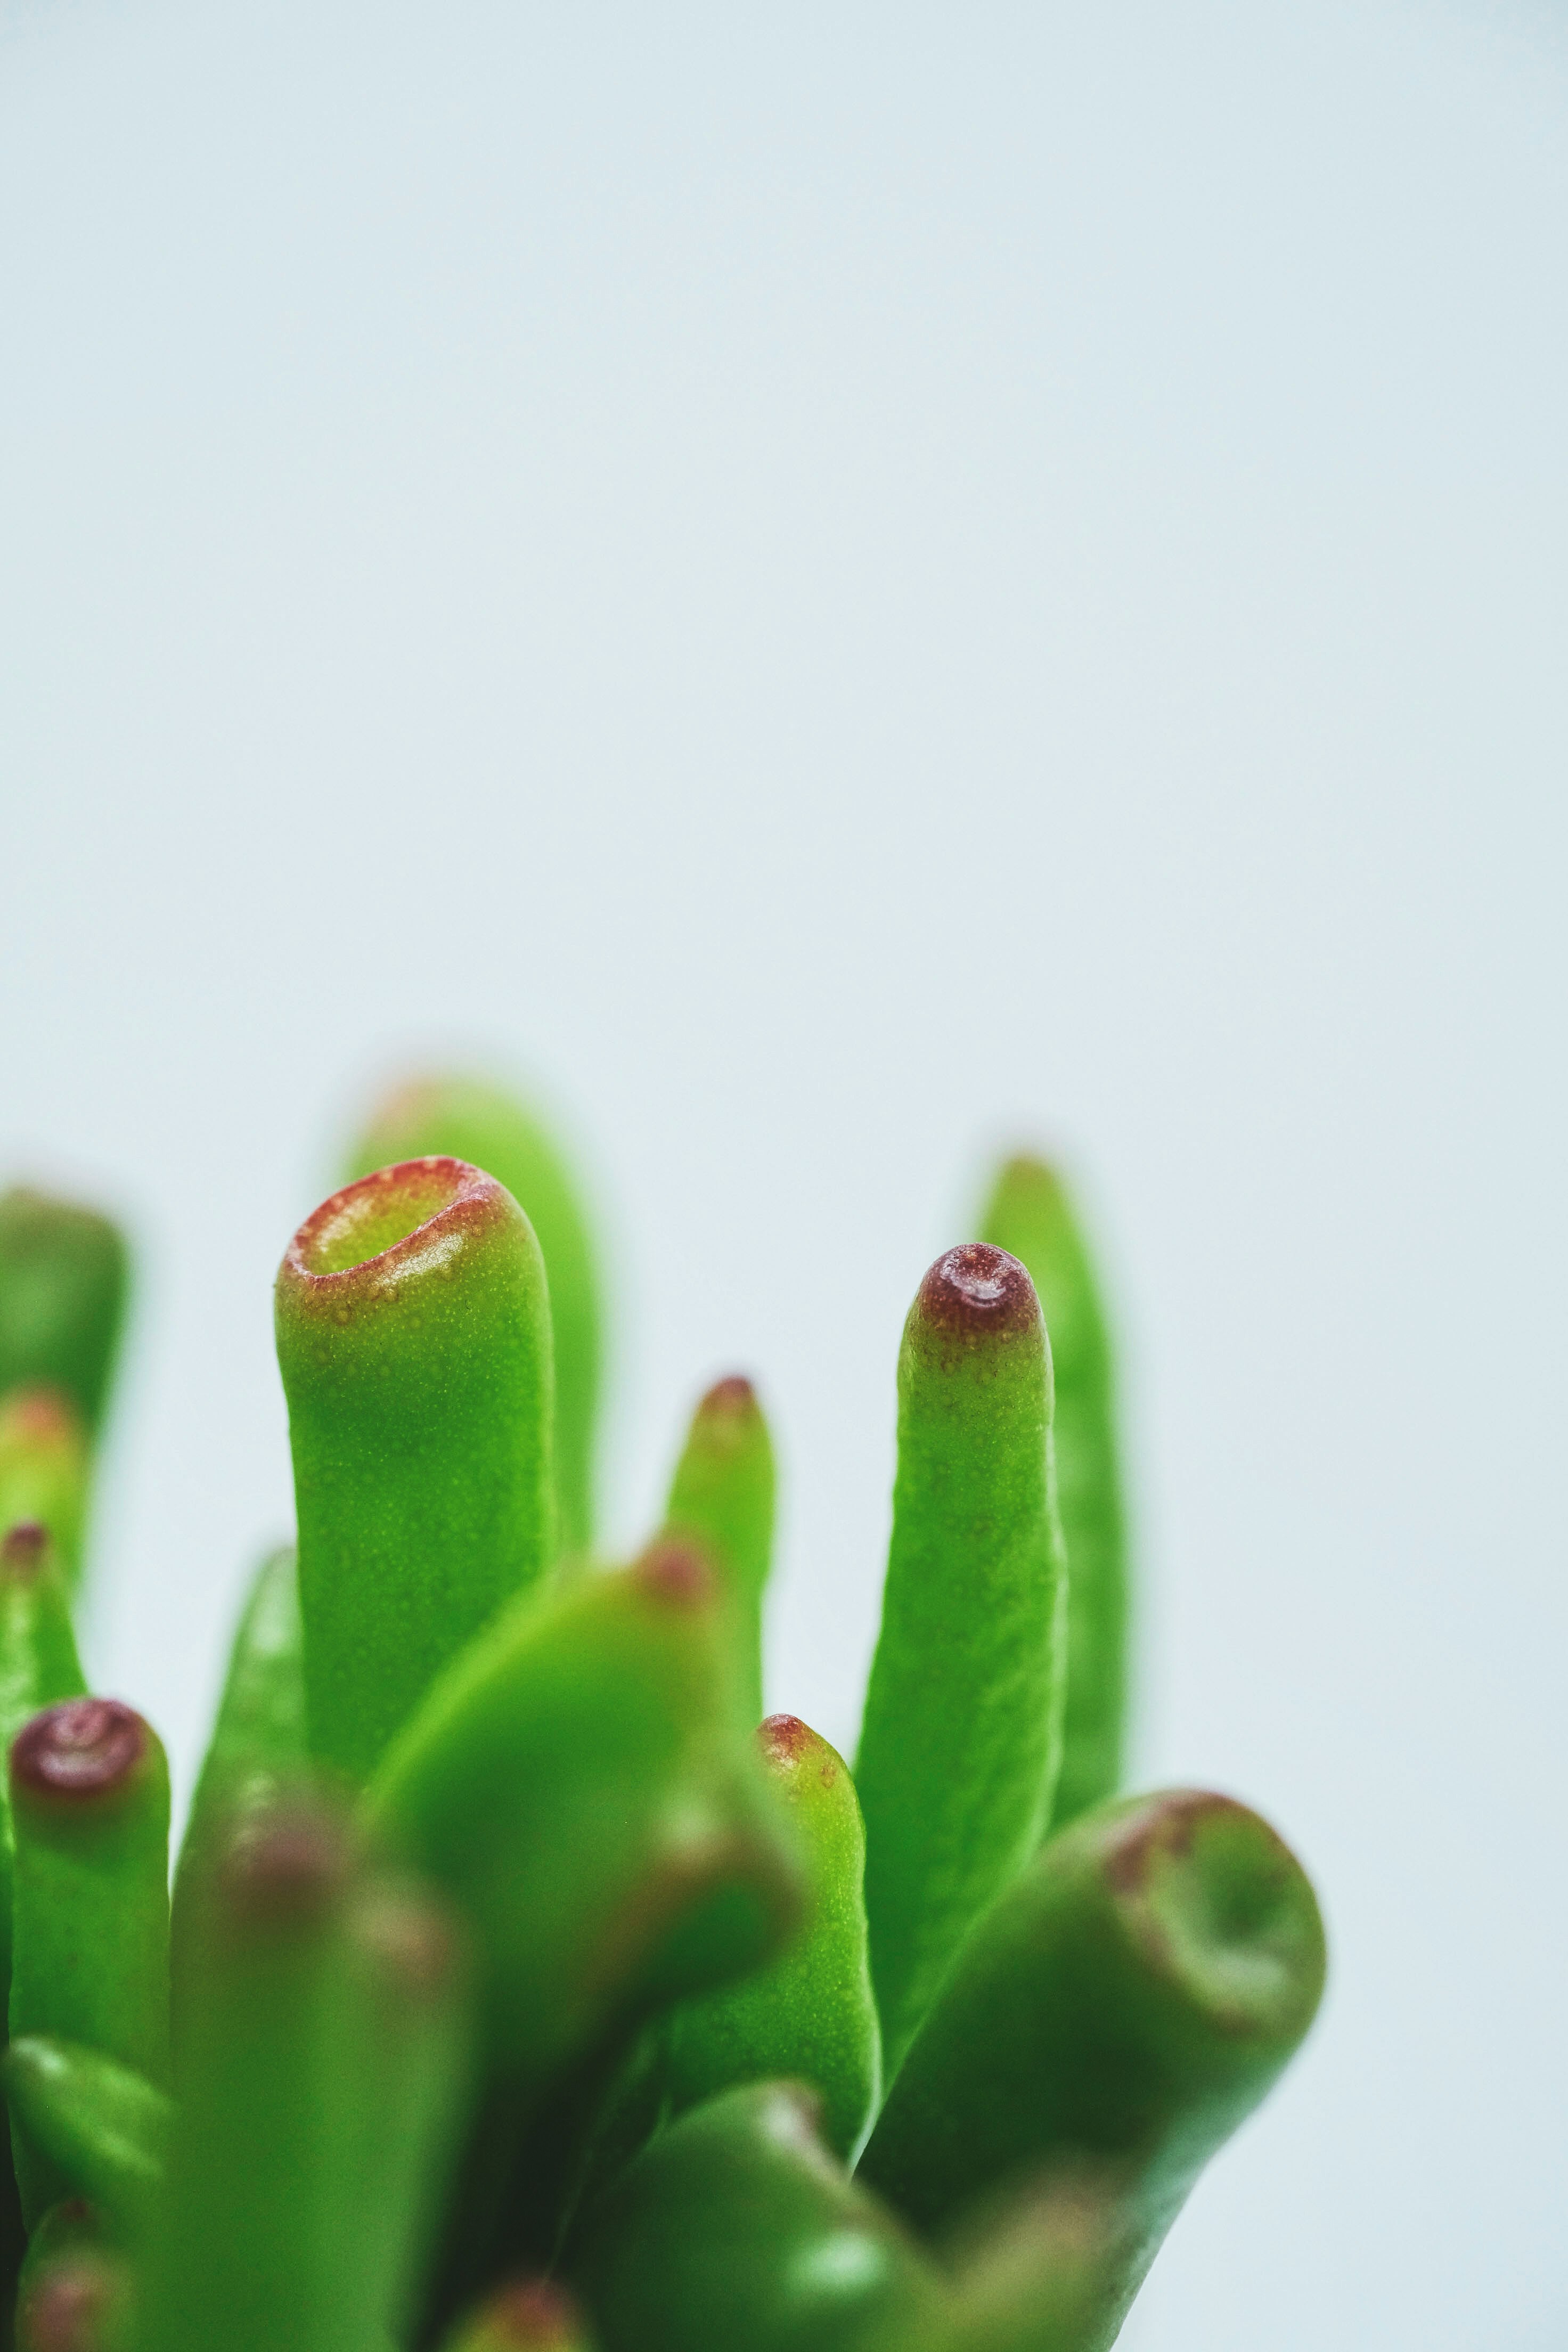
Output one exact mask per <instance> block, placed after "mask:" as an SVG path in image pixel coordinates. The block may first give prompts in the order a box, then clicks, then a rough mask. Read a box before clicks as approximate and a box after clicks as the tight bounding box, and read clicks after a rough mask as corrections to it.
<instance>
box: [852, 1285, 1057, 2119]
mask: <svg viewBox="0 0 1568 2352" xmlns="http://www.w3.org/2000/svg"><path fill="white" fill-rule="evenodd" d="M1050 1420H1051V1358H1050V1349H1049V1346H1048V1344H1047V1339H1046V1329H1045V1324H1044V1322H1043V1321H1042V1319H1041V1316H1040V1309H1039V1305H1038V1302H1037V1299H1036V1297H1035V1291H1034V1286H1033V1284H1032V1283H1031V1282H1030V1280H1029V1277H1028V1275H1027V1273H1026V1270H1025V1268H1024V1267H1023V1266H1022V1265H1019V1264H1018V1262H1017V1260H1016V1258H1012V1257H1009V1256H1008V1255H1006V1254H1005V1252H1004V1251H1002V1250H997V1249H992V1248H989V1247H987V1246H986V1245H985V1244H982V1243H974V1244H968V1245H966V1246H964V1247H962V1248H959V1249H953V1250H949V1251H948V1252H947V1254H946V1255H945V1256H943V1257H941V1258H939V1259H938V1260H937V1262H936V1264H935V1265H933V1266H932V1267H931V1269H930V1271H929V1272H928V1273H927V1275H926V1276H925V1279H924V1281H923V1282H922V1283H921V1287H920V1291H919V1293H918V1295H917V1297H916V1299H915V1303H914V1306H913V1307H911V1309H910V1317H909V1320H908V1322H907V1324H906V1325H905V1328H904V1339H903V1346H902V1349H901V1350H900V1358H899V1464H898V1477H897V1481H896V1484H895V1486H894V1489H893V1532H892V1540H891V1544H890V1546H889V1556H888V1580H887V1586H886V1591H885V1593H884V1597H883V1602H882V1627H881V1633H880V1636H879V1641H878V1643H877V1653H876V1657H875V1660H874V1662H873V1664H872V1668H871V1679H870V1685H869V1688H868V1692H867V1697H866V1717H865V1723H864V1727H863V1728H862V1731H861V1736H860V1748H859V1754H858V1759H857V1762H856V1767H855V1779H856V1783H857V1786H858V1790H859V1792H860V1802H861V1805H862V1806H863V1808H864V1811H865V1816H866V1908H867V1914H868V1919H869V1923H870V1938H871V1970H872V1976H873V1979H874V1981H875V1983H876V1988H877V2000H878V2004H879V2008H880V2011H881V2018H882V2045H883V2062H884V2065H885V2067H886V2070H887V2074H888V2078H889V2081H890V2080H891V2079H892V2078H893V2077H894V2076H895V2075H896V2074H897V2071H898V2068H899V2065H900V2062H901V2060H902V2057H903V2053H904V2052H905V2051H906V2050H907V2049H908V2047H909V2044H910V2040H911V2038H912V2036H913V2034H914V2032H915V2031H916V2029H917V2028H918V2026H919V2024H920V2021H921V2018H922V2016H923V2015H924V2014H925V2011H926V2010H927V2009H928V2008H929V2006H930V2004H931V2000H932V1999H933V1997H934V1995H935V1993H936V1991H937V1989H938V1987H939V1986H940V1985H941V1983H942V1979H943V1978H944V1977H945V1976H946V1974H947V1971H948V1969H949V1968H950V1967H951V1966H952V1960H953V1958H954V1956H955V1955H956V1953H957V1951H958V1949H959V1948H960V1946H961V1945H962V1943H963V1939H964V1937H966V1936H967V1934H968V1933H969V1930H970V1928H971V1927H973V1924H974V1922H975V1920H976V1919H977V1918H979V1917H980V1916H981V1915H982V1913H983V1912H984V1910H985V1909H986V1908H987V1907H988V1906H989V1905H990V1904H991V1902H992V1901H993V1900H994V1897H995V1896H996V1895H998V1894H999V1893H1000V1892H1001V1890H1002V1889H1003V1888H1004V1887H1005V1885H1007V1884H1008V1883H1009V1881H1010V1880H1011V1879H1012V1878H1013V1877H1014V1876H1015V1875H1016V1873H1017V1871H1018V1870H1019V1869H1020V1868H1021V1867H1022V1866H1023V1864H1024V1863H1025V1862H1026V1859H1027V1857H1028V1856H1029V1854H1030V1853H1033V1851H1034V1850H1035V1848H1036V1846H1037V1844H1038V1842H1039V1838H1040V1833H1041V1830H1042V1828H1043V1825H1044V1822H1045V1820H1046V1818H1047V1814H1048V1811H1049V1806H1050V1801H1051V1795H1052V1790H1053V1787H1054V1783H1055V1779H1056V1774H1057V1769H1058V1764H1059V1760H1060V1752H1061V1705H1062V1692H1063V1674H1064V1666H1065V1662H1064V1656H1063V1652H1064V1648H1065V1631H1066V1625H1065V1611H1066V1601H1067V1592H1066V1577H1065V1573H1064V1567H1063V1559H1062V1549H1061V1539H1060V1532H1059V1529H1058V1526H1057V1520H1056V1511H1055V1505H1054V1501H1053V1497H1052V1493H1051V1476H1050V1451H1049V1432H1050Z"/></svg>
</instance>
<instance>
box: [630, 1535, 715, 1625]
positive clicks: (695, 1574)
mask: <svg viewBox="0 0 1568 2352" xmlns="http://www.w3.org/2000/svg"><path fill="white" fill-rule="evenodd" d="M632 1573H633V1575H634V1576H635V1577H636V1579H637V1583H638V1584H639V1585H640V1586H641V1587H642V1589H643V1591H645V1592H648V1593H651V1594H652V1595H653V1596H654V1597H655V1599H657V1600H659V1601H669V1602H671V1603H672V1604H673V1605H674V1606H675V1607H676V1608H679V1609H700V1608H703V1607H705V1606H706V1604H707V1603H708V1601H710V1600H711V1599H712V1596H713V1591H714V1582H713V1571H712V1570H711V1569H710V1567H709V1565H708V1562H707V1561H706V1560H705V1559H703V1557H702V1554H701V1553H700V1551H699V1550H698V1549H697V1548H696V1546H695V1545H694V1544H689V1543H687V1542H685V1541H684V1540H683V1539H682V1538H680V1537H679V1536H664V1537H661V1538H660V1539H659V1541H658V1543H656V1544H652V1545H650V1546H649V1548H648V1549H647V1551H645V1552H644V1554H643V1556H642V1558H641V1559H639V1560H638V1561H637V1565H636V1567H635V1568H634V1569H633V1570H632Z"/></svg>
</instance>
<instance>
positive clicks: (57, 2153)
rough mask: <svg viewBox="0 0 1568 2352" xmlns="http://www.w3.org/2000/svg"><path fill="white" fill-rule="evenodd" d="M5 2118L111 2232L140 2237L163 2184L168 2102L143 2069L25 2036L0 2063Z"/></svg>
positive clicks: (65, 2044) (96, 2052) (69, 2192)
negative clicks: (6, 2109)
mask: <svg viewBox="0 0 1568 2352" xmlns="http://www.w3.org/2000/svg"><path fill="white" fill-rule="evenodd" d="M0 2078H3V2079H4V2083H5V2099H6V2104H7V2105H8V2106H9V2108H10V2111H11V2117H12V2122H13V2124H14V2125H15V2126H16V2127H17V2128H18V2129H19V2130H20V2131H21V2132H22V2133H23V2135H24V2136H25V2137H26V2139H27V2140H28V2142H29V2143H30V2144H31V2146H32V2147H35V2148H36V2149H37V2151H38V2153H39V2154H40V2156H42V2157H43V2158H45V2160H46V2161H47V2163H48V2164H49V2165H50V2166H52V2168H53V2169H54V2171H55V2173H56V2174H57V2176H58V2178H59V2179H60V2180H62V2181H63V2182H64V2184H65V2194H66V2195H67V2196H68V2197H75V2198H86V2199H88V2200H89V2201H90V2202H91V2204H92V2205H93V2206H94V2207H95V2208H96V2210H98V2211H99V2212H100V2214H101V2215H102V2216H103V2218H104V2220H105V2221H106V2222H107V2223H108V2224H109V2225H110V2228H111V2229H112V2230H113V2231H115V2232H116V2233H117V2234H121V2235H124V2236H128V2237H132V2238H140V2237H142V2235H144V2233H145V2231H146V2228H147V2223H148V2220H149V2217H150V2215H151V2213H152V2211H153V2206H154V2204H155V2202H156V2200H157V2196H158V2192H159V2190H160V2189H162V2187H163V2170H164V2164H165V2160H166V2158H167V2155H168V2146H169V2130H170V2125H171V2122H172V2120H173V2116H174V2105H173V2103H172V2101H171V2100H170V2099H169V2098H168V2096H167V2095H166V2094H165V2093H163V2092H162V2091H160V2090H157V2089H155V2088H154V2087H153V2084H151V2083H150V2082H148V2080H147V2078H146V2076H145V2075H144V2074H133V2073H132V2070H131V2069H130V2068H129V2067H127V2066H121V2065H117V2064H116V2063H115V2062H114V2060H113V2059H112V2058H106V2057H105V2056H104V2054H103V2053H102V2052H101V2051H100V2050H89V2049H88V2048H86V2047H85V2046H84V2045H83V2044H82V2043H81V2042H63V2041H58V2040H56V2039H54V2038H52V2037H50V2036H48V2035H45V2034H30V2035H27V2036H26V2037H25V2038H24V2039H22V2040H21V2041H18V2042H12V2043H11V2045H10V2047H9V2048H8V2049H7V2050H6V2052H5V2059H4V2061H3V2063H0Z"/></svg>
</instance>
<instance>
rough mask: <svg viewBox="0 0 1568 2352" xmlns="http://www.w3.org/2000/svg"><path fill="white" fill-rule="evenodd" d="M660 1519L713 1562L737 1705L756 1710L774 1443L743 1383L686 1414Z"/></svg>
mask: <svg viewBox="0 0 1568 2352" xmlns="http://www.w3.org/2000/svg"><path fill="white" fill-rule="evenodd" d="M665 1524H666V1526H667V1527H668V1528H669V1530H670V1531H671V1532H672V1533H673V1534H676V1535H686V1536H691V1537H694V1538H696V1539H697V1541H698V1542H700V1544H701V1546H702V1549H703V1550H704V1551H705V1552H706V1553H707V1555H708V1557H709V1559H710V1560H711V1561H712V1562H713V1564H714V1566H715V1567H716V1568H717V1570H718V1571H719V1574H720V1576H721V1580H722V1581H723V1584H724V1588H725V1590H726V1591H727V1592H728V1593H729V1595H730V1597H731V1608H732V1610H733V1612H734V1617H735V1626H736V1635H737V1639H738V1642H739V1645H740V1657H741V1675H742V1704H743V1706H744V1707H745V1711H746V1719H747V1721H748V1722H749V1723H755V1722H756V1721H757V1719H758V1718H759V1717H760V1716H761V1714H762V1711H763V1592H764V1591H765V1590H766V1586H767V1581H768V1570H769V1567H770V1566H771V1564H772V1560H773V1441H772V1439H771V1438H770V1437H769V1435H768V1425H767V1423H766V1421H765V1420H764V1419H763V1410H762V1407H761V1406H760V1405H759V1404H758V1402H757V1398H756V1391H755V1390H754V1389H753V1388H752V1383H751V1382H750V1381H747V1380H742V1379H741V1378H739V1377H738V1376H734V1375H732V1376H731V1378H730V1379H728V1380H722V1381H718V1382H716V1384H715V1385H714V1386H713V1387H712V1388H710V1390H709V1391H708V1393H707V1395H706V1396H705V1397H704V1398H703V1399H702V1402H700V1404H699V1406H698V1408H697V1412H696V1413H695V1415H694V1417H693V1419H692V1423H691V1429H690V1433H689V1435H688V1437H687V1441H686V1449H685V1452H684V1453H683V1454H681V1457H680V1461H679V1465H677V1468H676V1473H675V1478H674V1482H673V1484H672V1485H671V1486H670V1490H669V1503H668V1508H667V1510H666V1512H665Z"/></svg>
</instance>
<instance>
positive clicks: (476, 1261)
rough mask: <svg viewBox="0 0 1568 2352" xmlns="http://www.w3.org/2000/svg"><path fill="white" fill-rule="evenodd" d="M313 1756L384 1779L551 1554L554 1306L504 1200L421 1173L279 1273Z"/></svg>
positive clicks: (474, 1183)
mask: <svg viewBox="0 0 1568 2352" xmlns="http://www.w3.org/2000/svg"><path fill="white" fill-rule="evenodd" d="M277 1328H278V1360H279V1367H280V1369H281V1370H282V1374H283V1385H284V1388H285V1390H286V1391H287V1393H288V1399H289V1444H290V1447H291V1449H292V1453H293V1458H294V1489H295V1497H296V1501H297V1505H298V1509H299V1520H300V1528H299V1575H300V1610H301V1613H302V1616H303V1621H304V1628H305V1699H306V1715H307V1722H308V1726H309V1734H310V1747H311V1749H312V1751H313V1753H314V1754H316V1755H317V1756H319V1757H321V1759H324V1760H325V1761H327V1762H328V1763H330V1764H331V1765H332V1766H334V1767H335V1768H336V1769H338V1770H340V1771H341V1772H342V1773H343V1774H344V1775H345V1776H346V1777H347V1778H348V1779H350V1780H353V1781H360V1780H364V1779H366V1778H367V1777H368V1775H369V1774H370V1772H371V1771H372V1770H373V1769H374V1766H375V1764H376V1762H377V1761H378V1759H380V1757H381V1755H382V1754H383V1752H384V1749H385V1747H386V1745H387V1742H388V1741H389V1740H390V1739H391V1738H392V1737H393V1735H394V1734H395V1732H396V1731H397V1730H398V1729H399V1727H401V1726H402V1725H403V1724H404V1723H405V1722H406V1721H407V1719H408V1717H410V1715H412V1713H413V1712H414V1709H415V1708H416V1706H417V1705H418V1703H419V1701H420V1700H421V1698H423V1696H424V1695H425V1693H426V1690H427V1689H428V1688H429V1686H430V1685H431V1683H432V1682H433V1681H434V1680H435V1678H436V1676H437V1674H438V1673H439V1672H440V1670H441V1668H442V1667H443V1666H445V1665H446V1664H447V1663H448V1662H449V1661H450V1660H451V1659H452V1658H453V1657H455V1656H456V1655H457V1654H458V1652H459V1651H460V1650H461V1649H462V1648H463V1647H464V1645H465V1643H468V1641H469V1640H471V1639H472V1637H473V1636H474V1634H475V1633H478V1632H479V1630H480V1628H481V1627H482V1626H484V1625H485V1624H487V1623H488V1622H489V1620H490V1619H491V1618H492V1617H493V1616H494V1615H495V1614H496V1612H497V1611H498V1610H499V1609H500V1607H501V1606H502V1604H503V1603H504V1602H506V1601H509V1600H510V1599H512V1598H513V1597H514V1596H515V1595H516V1594H518V1593H519V1592H521V1591H525V1590H527V1589H528V1588H529V1587H530V1586H532V1585H536V1584H538V1583H539V1582H540V1580H542V1577H543V1576H544V1573H545V1571H546V1570H547V1569H548V1568H549V1566H550V1564H551V1560H552V1556H553V1520H554V1500H553V1494H552V1485H551V1450H550V1427H551V1415H552V1371H551V1352H550V1308H549V1301H548V1297H547V1295H546V1289H545V1281H544V1267H543V1262H542V1258H541V1256H540V1254H539V1245H538V1244H537V1242H536V1241H535V1239H534V1237H533V1232H532V1229H531V1226H530V1224H529V1223H528V1220H527V1218H526V1217H525V1216H524V1215H523V1213H522V1212H521V1209H520V1208H519V1207H518V1205H517V1203H516V1202H515V1201H514V1200H513V1199H512V1198H511V1196H510V1193H509V1192H505V1191H503V1190H502V1188H501V1187H500V1185H499V1184H498V1183H496V1182H495V1181H494V1180H493V1179H492V1178H491V1177H489V1176H487V1175H483V1174H481V1173H480V1171H479V1170H477V1169H475V1168H471V1167H468V1166H466V1165H465V1164H464V1163H463V1162H461V1161H458V1160H412V1161H408V1162H405V1164H403V1165H402V1166H400V1167H396V1168H388V1169H384V1170H383V1171H381V1172H380V1173H379V1174H378V1175H375V1176H370V1177H366V1178H365V1179H364V1180H363V1181H362V1182H360V1183H358V1184H353V1185H350V1186H349V1187H348V1188H347V1190H346V1191H344V1192H337V1193H334V1194H333V1196H332V1198H331V1200H330V1201H327V1202H323V1203H322V1205H321V1208H319V1209H318V1210H316V1212H315V1213H314V1214H313V1215H312V1216H310V1218H308V1219H307V1220H306V1222H305V1223H304V1224H303V1225H302V1226H301V1227H300V1231H299V1233H298V1234H296V1235H295V1237H294V1240H293V1242H292V1243H291V1244H290V1245H289V1251H288V1254H287V1255H286V1256H285V1258H284V1260H283V1264H282V1266H281V1268H280V1269H279V1276H278V1290H277Z"/></svg>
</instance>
